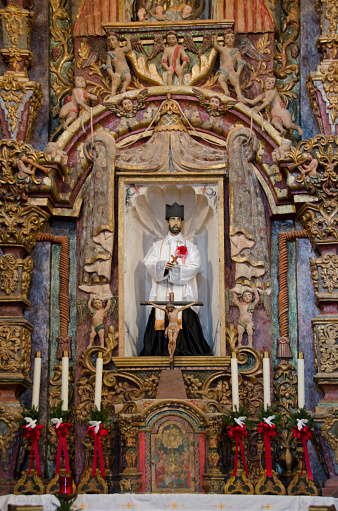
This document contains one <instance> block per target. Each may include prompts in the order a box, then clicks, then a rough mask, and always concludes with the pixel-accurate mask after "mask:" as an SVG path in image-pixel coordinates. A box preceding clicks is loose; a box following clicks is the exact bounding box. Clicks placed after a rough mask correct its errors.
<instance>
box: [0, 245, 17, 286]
mask: <svg viewBox="0 0 338 511" xmlns="http://www.w3.org/2000/svg"><path fill="white" fill-rule="evenodd" d="M18 267H19V264H18V261H17V258H16V257H15V256H14V255H13V254H8V255H3V256H1V257H0V270H1V290H2V291H5V293H6V295H10V294H11V293H14V291H15V290H16V288H17V287H18V281H19V272H18Z"/></svg>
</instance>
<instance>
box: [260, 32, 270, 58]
mask: <svg viewBox="0 0 338 511" xmlns="http://www.w3.org/2000/svg"><path fill="white" fill-rule="evenodd" d="M268 46H270V42H269V34H268V33H265V34H264V35H263V36H262V37H261V38H260V40H259V41H258V43H257V45H256V47H257V50H258V51H259V52H260V53H269V54H270V53H271V51H270V50H269V48H268Z"/></svg>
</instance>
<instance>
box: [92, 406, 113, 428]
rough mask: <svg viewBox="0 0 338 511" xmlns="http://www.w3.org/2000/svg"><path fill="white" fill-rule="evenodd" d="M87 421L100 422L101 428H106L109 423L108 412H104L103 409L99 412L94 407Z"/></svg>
mask: <svg viewBox="0 0 338 511" xmlns="http://www.w3.org/2000/svg"><path fill="white" fill-rule="evenodd" d="M88 421H97V422H98V421H101V424H102V426H107V424H108V422H109V412H108V410H104V409H103V407H102V408H101V410H99V409H98V408H97V406H94V409H93V410H92V412H91V414H90V418H89V419H88Z"/></svg>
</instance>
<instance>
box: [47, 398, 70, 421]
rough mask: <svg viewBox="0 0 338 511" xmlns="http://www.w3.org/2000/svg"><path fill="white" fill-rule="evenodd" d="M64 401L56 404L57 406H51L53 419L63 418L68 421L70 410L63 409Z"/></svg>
mask: <svg viewBox="0 0 338 511" xmlns="http://www.w3.org/2000/svg"><path fill="white" fill-rule="evenodd" d="M62 404H63V401H60V403H59V404H58V405H57V406H55V408H51V410H50V418H51V419H62V422H68V416H69V413H70V411H69V410H62Z"/></svg>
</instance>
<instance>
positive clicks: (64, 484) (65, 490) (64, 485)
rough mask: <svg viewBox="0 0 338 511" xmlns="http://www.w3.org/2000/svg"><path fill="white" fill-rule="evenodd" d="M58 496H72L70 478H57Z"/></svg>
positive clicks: (71, 481) (71, 479)
mask: <svg viewBox="0 0 338 511" xmlns="http://www.w3.org/2000/svg"><path fill="white" fill-rule="evenodd" d="M59 489H60V494H66V495H73V493H74V492H73V478H72V476H59Z"/></svg>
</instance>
